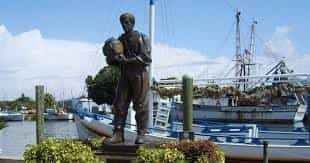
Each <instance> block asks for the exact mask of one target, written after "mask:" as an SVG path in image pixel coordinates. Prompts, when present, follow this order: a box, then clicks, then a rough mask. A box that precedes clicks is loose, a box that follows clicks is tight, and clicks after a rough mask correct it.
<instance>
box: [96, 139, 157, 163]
mask: <svg viewBox="0 0 310 163" xmlns="http://www.w3.org/2000/svg"><path fill="white" fill-rule="evenodd" d="M154 146H156V143H155V142H149V141H146V142H145V144H135V143H134V142H131V141H125V142H124V143H116V144H106V143H103V145H102V148H101V150H99V151H97V152H96V155H98V156H99V157H101V158H102V159H103V160H105V162H106V163H134V162H135V160H136V157H137V150H138V149H139V147H154Z"/></svg>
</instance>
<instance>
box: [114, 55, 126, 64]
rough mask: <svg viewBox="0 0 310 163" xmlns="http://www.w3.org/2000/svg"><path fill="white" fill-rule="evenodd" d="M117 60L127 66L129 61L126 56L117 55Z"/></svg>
mask: <svg viewBox="0 0 310 163" xmlns="http://www.w3.org/2000/svg"><path fill="white" fill-rule="evenodd" d="M115 60H116V61H117V62H118V63H120V64H125V63H126V61H127V59H126V57H125V56H124V55H117V56H115Z"/></svg>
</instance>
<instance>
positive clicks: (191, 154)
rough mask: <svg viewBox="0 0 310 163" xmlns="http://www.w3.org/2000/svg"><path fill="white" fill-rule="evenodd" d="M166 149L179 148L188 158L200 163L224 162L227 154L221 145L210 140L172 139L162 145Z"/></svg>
mask: <svg viewBox="0 0 310 163" xmlns="http://www.w3.org/2000/svg"><path fill="white" fill-rule="evenodd" d="M160 148H164V149H177V150H178V151H181V152H182V153H183V154H184V155H185V157H186V159H188V160H191V161H192V162H198V163H203V162H206V163H222V162H223V163H224V162H225V155H224V153H223V151H222V150H221V149H220V147H219V146H217V145H215V144H213V143H212V142H210V141H208V140H198V141H190V140H182V141H179V142H178V141H172V142H168V143H164V144H161V145H160Z"/></svg>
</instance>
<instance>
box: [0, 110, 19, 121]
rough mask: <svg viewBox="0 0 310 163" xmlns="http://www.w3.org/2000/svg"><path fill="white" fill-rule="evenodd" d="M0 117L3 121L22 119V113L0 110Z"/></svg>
mask: <svg viewBox="0 0 310 163" xmlns="http://www.w3.org/2000/svg"><path fill="white" fill-rule="evenodd" d="M0 119H4V120H5V121H23V120H24V115H23V114H22V113H19V112H13V111H0Z"/></svg>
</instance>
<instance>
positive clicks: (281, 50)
mask: <svg viewBox="0 0 310 163" xmlns="http://www.w3.org/2000/svg"><path fill="white" fill-rule="evenodd" d="M292 31H293V29H292V28H291V27H289V26H281V27H278V28H276V29H275V32H274V34H273V36H272V37H271V39H270V40H269V41H268V42H266V44H265V48H264V52H265V54H266V55H265V56H260V57H257V59H258V62H260V63H264V65H269V68H270V67H272V66H273V65H275V64H276V61H279V59H281V58H283V57H285V58H286V61H287V63H288V64H287V65H288V66H289V68H292V69H294V70H295V72H307V71H309V70H310V67H309V64H308V63H309V62H310V56H309V55H306V54H299V53H298V51H297V50H296V48H295V46H294V44H293V42H292V40H291V39H289V37H288V34H289V33H290V32H292ZM101 46H102V43H89V42H85V41H76V40H61V39H50V38H44V36H43V35H42V34H41V32H40V31H39V30H38V29H33V30H30V31H27V32H24V33H20V34H16V35H13V34H11V33H10V32H9V31H8V30H7V28H6V27H5V26H3V25H1V26H0V100H3V99H6V100H8V99H14V98H16V97H18V96H20V95H21V93H25V94H26V95H28V96H31V97H34V86H35V85H37V84H43V85H45V86H46V91H48V92H50V93H52V94H53V95H54V96H56V97H57V98H58V99H62V98H64V97H65V98H69V97H76V96H79V95H81V94H82V93H83V92H85V89H84V87H85V84H84V80H85V78H86V76H87V75H95V74H96V73H97V72H98V71H99V70H100V69H101V68H102V67H103V66H105V65H106V63H105V58H104V56H103V55H102V53H101ZM152 56H153V76H154V77H155V78H156V79H160V78H165V77H172V76H174V77H179V78H180V77H181V76H182V75H184V74H188V75H191V76H193V77H194V78H213V77H225V73H227V72H228V70H232V66H233V65H234V63H233V61H231V59H230V58H227V57H224V56H221V57H217V58H210V57H208V55H207V54H204V53H201V52H198V51H195V50H192V49H186V48H178V47H171V46H169V45H165V44H160V43H159V44H156V45H155V46H154V51H153V54H152ZM260 69H261V70H264V71H263V72H266V71H267V69H268V68H260ZM308 73H309V72H308ZM232 75H233V71H231V74H230V76H232ZM83 90H84V91H83Z"/></svg>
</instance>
